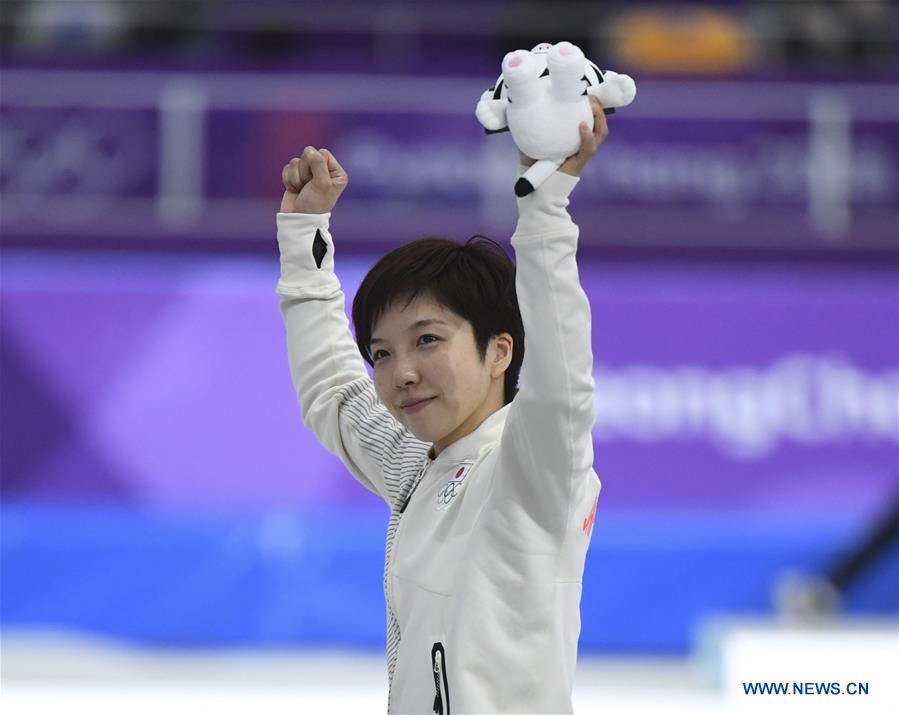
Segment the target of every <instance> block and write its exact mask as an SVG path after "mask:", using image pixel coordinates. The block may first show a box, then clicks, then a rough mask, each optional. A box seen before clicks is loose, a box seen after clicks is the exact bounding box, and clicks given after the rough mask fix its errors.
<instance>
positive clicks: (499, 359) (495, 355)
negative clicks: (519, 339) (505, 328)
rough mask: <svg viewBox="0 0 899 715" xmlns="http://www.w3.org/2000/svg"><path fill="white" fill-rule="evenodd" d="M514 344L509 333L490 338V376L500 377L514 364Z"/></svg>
mask: <svg viewBox="0 0 899 715" xmlns="http://www.w3.org/2000/svg"><path fill="white" fill-rule="evenodd" d="M513 345H514V342H513V340H512V336H511V335H510V334H509V333H500V334H499V335H494V336H493V337H491V338H490V376H491V377H494V378H495V377H500V376H501V375H502V374H503V373H504V372H505V371H506V369H507V368H508V367H509V364H510V363H511V362H512V347H513Z"/></svg>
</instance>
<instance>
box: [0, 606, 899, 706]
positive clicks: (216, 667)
mask: <svg viewBox="0 0 899 715" xmlns="http://www.w3.org/2000/svg"><path fill="white" fill-rule="evenodd" d="M703 643H704V645H703V646H702V647H701V648H700V649H699V651H698V652H697V653H696V655H695V656H692V657H689V658H660V657H627V658H623V657H622V658H611V657H588V656H582V657H580V658H579V661H578V669H577V677H576V681H575V689H574V711H575V713H579V714H589V713H614V714H616V715H617V714H619V713H621V714H623V715H656V714H666V715H667V714H668V713H671V714H675V713H677V714H680V713H683V714H684V715H688V714H689V715H704V714H706V713H709V714H711V713H715V714H720V713H725V714H726V713H755V712H765V713H769V712H783V713H803V712H809V713H819V712H826V713H847V714H848V713H876V714H878V715H879V714H880V713H888V712H896V710H895V709H894V708H895V707H896V706H897V705H899V699H897V680H899V678H897V675H896V674H897V673H899V644H897V631H896V624H895V623H890V622H883V621H880V622H867V623H852V624H839V625H834V624H831V625H829V626H827V627H814V628H802V629H796V628H793V629H785V628H784V627H783V626H778V625H777V624H774V623H771V622H751V621H725V622H718V623H712V624H709V626H708V627H707V628H706V629H705V637H704V639H703ZM0 646H2V652H0V657H2V689H0V704H2V712H3V713H4V714H10V715H20V714H21V715H56V714H57V713H61V712H65V713H67V714H69V713H72V714H80V713H85V715H87V714H90V715H107V714H108V715H112V714H116V715H119V714H120V713H127V714H128V715H144V714H146V715H151V714H152V715H159V714H160V713H167V714H171V715H177V714H179V713H197V712H200V713H202V712H203V711H209V712H213V711H214V712H215V713H216V715H227V714H230V713H235V714H236V713H247V712H263V713H266V714H267V715H275V714H278V713H285V714H286V713H290V714H292V715H296V714H298V713H303V714H306V713H323V714H324V713H327V714H329V715H330V714H333V715H341V714H343V713H354V714H355V713H360V712H362V713H378V712H384V711H385V710H386V693H387V688H386V675H385V671H386V668H385V664H384V656H383V654H381V653H377V652H374V653H372V652H360V651H339V650H329V651H315V652H311V651H288V650H281V651H274V650H260V651H223V650H218V651H199V650H194V651H191V650H185V649H179V650H160V649H158V648H153V649H147V648H135V647H133V646H128V645H123V644H121V643H117V642H113V641H106V640H103V639H98V638H93V637H83V636H72V635H65V634H59V633H49V632H48V633H33V632H31V633H12V634H11V633H4V634H3V635H2V641H0ZM747 680H751V681H761V682H772V681H787V682H790V683H791V684H792V683H793V682H799V683H803V682H806V683H816V682H820V681H828V682H829V681H832V680H838V681H840V682H844V681H850V680H851V681H853V682H855V681H858V682H865V683H867V684H868V686H869V692H868V693H867V694H866V695H856V696H851V695H849V694H847V693H846V692H842V693H841V694H840V695H838V696H826V695H811V694H803V695H797V694H795V693H791V694H790V695H780V696H772V695H745V694H744V693H743V692H742V682H744V681H747ZM844 690H845V683H844Z"/></svg>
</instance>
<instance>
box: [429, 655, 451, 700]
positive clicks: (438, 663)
mask: <svg viewBox="0 0 899 715" xmlns="http://www.w3.org/2000/svg"><path fill="white" fill-rule="evenodd" d="M431 669H432V670H433V672H434V687H435V688H436V690H437V695H436V697H435V698H434V712H435V713H437V715H450V697H449V681H448V680H447V678H446V651H444V649H443V643H435V644H434V647H433V648H431Z"/></svg>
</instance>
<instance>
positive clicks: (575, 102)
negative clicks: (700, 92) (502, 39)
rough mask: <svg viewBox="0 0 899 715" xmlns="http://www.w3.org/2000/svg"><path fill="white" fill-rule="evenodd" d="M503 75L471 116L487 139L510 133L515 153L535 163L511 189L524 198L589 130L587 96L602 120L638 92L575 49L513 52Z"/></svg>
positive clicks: (547, 47)
mask: <svg viewBox="0 0 899 715" xmlns="http://www.w3.org/2000/svg"><path fill="white" fill-rule="evenodd" d="M502 67H503V73H502V75H500V77H499V79H498V80H497V82H496V84H495V85H494V86H493V87H491V88H490V89H488V90H487V91H485V92H484V93H483V94H482V95H481V99H480V101H479V102H478V106H477V108H476V110H475V114H476V115H477V118H478V121H479V122H480V123H481V125H482V126H483V127H484V129H485V130H486V131H487V133H488V134H492V133H495V132H501V131H505V130H507V129H508V130H509V131H510V132H511V133H512V138H513V139H514V140H515V144H516V145H517V146H518V148H519V149H520V150H521V151H522V152H524V154H525V155H527V156H529V157H532V158H533V159H536V160H537V163H535V164H534V165H532V166H531V167H530V168H529V169H528V170H527V171H526V172H525V173H524V175H523V176H522V177H521V178H520V179H519V180H518V183H516V184H515V194H516V195H518V196H526V195H527V194H529V193H531V192H532V191H533V190H534V189H536V188H537V187H538V186H540V184H542V183H543V182H544V181H546V179H548V178H549V177H550V175H551V174H552V173H553V172H554V171H555V170H556V169H558V168H559V167H560V166H561V165H562V162H563V161H564V160H565V158H566V157H569V156H571V155H572V154H574V153H576V152H577V150H578V147H579V146H580V143H581V139H580V134H579V133H578V125H579V124H580V123H581V121H586V122H587V125H588V126H589V127H590V128H591V129H592V128H593V112H592V111H591V109H590V102H589V100H588V99H587V96H588V95H591V94H592V95H593V96H595V97H596V98H597V99H598V100H599V103H600V104H601V105H602V106H603V110H604V111H605V113H606V114H612V113H614V112H615V108H616V107H626V106H627V105H628V104H630V103H631V102H633V101H634V97H635V96H636V94H637V86H636V84H635V83H634V80H633V79H631V78H630V77H629V76H628V75H626V74H618V73H617V72H612V71H611V70H605V71H603V70H600V69H599V67H597V66H596V65H595V64H593V63H592V62H590V61H589V60H587V58H586V57H584V53H583V52H582V51H581V49H580V48H579V47H577V45H572V44H571V43H570V42H559V43H557V44H555V45H551V44H549V43H548V42H541V43H540V44H539V45H537V46H536V47H535V48H534V49H532V50H531V51H530V52H528V51H527V50H515V51H514V52H510V53H508V54H507V55H506V56H505V58H504V59H503V65H502Z"/></svg>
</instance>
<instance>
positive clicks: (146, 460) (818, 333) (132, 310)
mask: <svg viewBox="0 0 899 715" xmlns="http://www.w3.org/2000/svg"><path fill="white" fill-rule="evenodd" d="M572 211H573V212H574V215H575V217H576V218H577V216H578V214H579V213H580V208H579V207H578V205H577V204H576V202H575V201H573V202H572ZM269 218H270V219H271V218H272V215H271V214H269ZM343 224H344V219H343V216H342V214H335V218H334V219H333V224H332V231H333V233H334V236H335V241H336V246H337V250H338V252H339V251H340V246H341V240H342V236H341V234H342V231H341V226H342V225H343ZM585 233H588V234H589V229H587V230H586V231H585ZM269 240H270V241H273V240H274V238H273V236H270V237H269ZM372 262H373V259H358V258H347V257H344V258H341V257H340V256H339V255H338V257H337V265H338V274H339V275H340V276H341V278H342V281H343V285H344V289H345V290H346V291H347V293H348V304H349V302H351V301H352V296H353V294H354V292H355V289H356V286H357V285H358V283H359V282H360V281H361V278H362V276H363V275H364V273H365V271H366V270H367V269H368V268H369V267H370V265H371V263H372ZM277 270H278V266H277V259H276V258H274V257H272V258H271V259H268V258H266V259H262V258H260V257H228V258H221V257H211V256H198V255H191V254H185V255H172V256H160V257H156V258H148V257H147V256H134V255H130V254H125V255H121V254H100V255H99V256H98V255H94V254H91V253H66V252H63V253H52V254H42V253H36V252H31V251H7V252H6V255H4V259H3V288H2V294H3V355H4V361H3V384H4V400H3V401H4V409H3V483H2V495H3V497H4V499H13V500H17V501H18V500H33V499H49V500H52V501H67V502H68V501H75V502H84V501H89V502H90V501H101V502H103V503H119V504H140V505H146V506H166V507H210V506H220V507H221V506H237V507H240V506H248V505H259V506H287V505H292V506H296V507H308V508H319V507H325V506H328V507H338V506H346V505H352V504H363V503H364V504H369V503H370V500H367V499H366V498H365V497H366V494H365V492H364V491H363V490H361V489H360V488H359V487H358V486H357V485H356V483H355V481H354V480H352V479H351V478H349V477H348V476H347V474H346V470H345V469H344V468H343V467H342V465H340V463H339V462H338V461H337V460H336V459H334V458H332V457H330V456H329V455H327V454H326V453H325V452H324V451H323V450H322V449H321V448H320V447H319V446H318V444H317V442H316V440H315V437H314V436H313V435H312V434H311V432H309V431H308V430H306V429H305V428H304V427H303V425H302V421H301V419H300V413H299V408H298V406H297V405H296V404H295V400H294V395H293V390H292V387H291V385H290V381H289V377H288V371H287V359H286V351H285V350H284V348H283V343H284V337H283V328H282V326H281V320H280V315H279V313H278V310H277V296H276V295H275V294H274V292H273V291H274V289H273V286H274V282H275V280H276V279H277ZM580 272H581V276H582V278H581V280H582V283H583V285H584V289H585V291H586V293H587V295H588V296H589V299H590V303H591V310H592V315H593V320H594V325H593V354H594V356H595V359H596V361H597V362H596V368H595V377H596V383H597V389H596V412H597V419H596V424H595V430H594V437H595V440H596V469H597V471H598V473H599V475H600V477H601V478H602V479H603V480H604V482H605V489H604V492H603V502H604V505H605V506H607V507H634V508H647V507H650V508H663V509H685V508H694V509H709V510H714V511H724V512H728V511H745V510H750V511H759V510H760V511H762V512H772V511H773V512H782V513H792V514H808V515H819V516H820V515H822V514H824V513H833V514H834V515H839V514H846V515H856V517H857V516H859V515H862V514H867V513H870V512H871V511H872V510H874V509H876V508H877V507H878V505H879V504H880V503H881V501H882V500H883V499H884V496H885V494H887V493H888V492H889V489H890V487H891V485H895V484H896V480H897V472H896V453H897V447H899V444H897V442H899V370H897V368H899V358H897V350H899V346H897V340H896V331H897V304H896V301H895V289H896V283H895V271H894V270H893V267H891V266H885V267H883V268H882V269H872V268H870V267H865V268H864V269H853V268H852V267H851V266H840V267H839V268H836V267H833V268H828V267H826V266H824V267H822V266H808V265H802V264H799V265H778V266H774V265H765V264H760V265H756V266H748V267H747V266H746V265H730V264H725V263H708V264H696V263H690V264H683V265H677V264H671V263H666V262H640V263H639V264H638V263H628V262H623V263H615V262H598V261H595V260H588V259H581V261H580ZM534 339H539V337H537V336H535V338H534Z"/></svg>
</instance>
